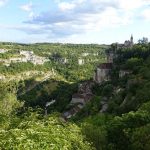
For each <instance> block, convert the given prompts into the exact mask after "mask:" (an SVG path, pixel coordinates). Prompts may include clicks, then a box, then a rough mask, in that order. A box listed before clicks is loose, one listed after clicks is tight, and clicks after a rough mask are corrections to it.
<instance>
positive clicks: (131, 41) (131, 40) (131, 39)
mask: <svg viewBox="0 0 150 150" xmlns="http://www.w3.org/2000/svg"><path fill="white" fill-rule="evenodd" d="M130 43H131V45H133V35H131V38H130Z"/></svg>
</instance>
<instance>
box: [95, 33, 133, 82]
mask: <svg viewBox="0 0 150 150" xmlns="http://www.w3.org/2000/svg"><path fill="white" fill-rule="evenodd" d="M133 45H134V43H133V36H132V35H131V38H130V40H126V41H125V42H124V44H118V43H114V44H112V45H111V48H110V49H107V50H106V55H107V62H106V63H102V64H100V65H99V66H97V68H96V70H95V73H94V76H93V80H94V81H95V82H96V83H102V82H103V81H109V80H110V73H111V70H112V67H113V61H114V59H115V58H116V57H117V55H116V50H117V49H118V48H130V47H132V46H133ZM127 74H129V71H124V70H121V71H120V72H119V77H123V76H125V75H127Z"/></svg>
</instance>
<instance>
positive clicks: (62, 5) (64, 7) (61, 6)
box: [58, 2, 76, 11]
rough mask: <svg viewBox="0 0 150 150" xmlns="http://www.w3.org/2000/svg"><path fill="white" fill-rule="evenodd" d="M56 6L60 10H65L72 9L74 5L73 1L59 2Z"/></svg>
mask: <svg viewBox="0 0 150 150" xmlns="http://www.w3.org/2000/svg"><path fill="white" fill-rule="evenodd" d="M58 7H59V9H60V10H62V11H66V10H72V9H74V8H75V7H76V5H75V4H74V3H67V2H62V3H59V5H58Z"/></svg>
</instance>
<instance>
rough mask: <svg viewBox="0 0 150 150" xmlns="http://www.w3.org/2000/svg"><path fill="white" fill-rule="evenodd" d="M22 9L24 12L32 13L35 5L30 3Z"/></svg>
mask: <svg viewBox="0 0 150 150" xmlns="http://www.w3.org/2000/svg"><path fill="white" fill-rule="evenodd" d="M20 8H21V9H22V10H24V11H27V12H30V11H32V8H33V4H32V2H29V3H28V4H25V5H22V6H20Z"/></svg>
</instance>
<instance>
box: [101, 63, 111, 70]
mask: <svg viewBox="0 0 150 150" xmlns="http://www.w3.org/2000/svg"><path fill="white" fill-rule="evenodd" d="M98 68H100V69H112V63H103V64H100V65H99V66H98Z"/></svg>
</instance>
